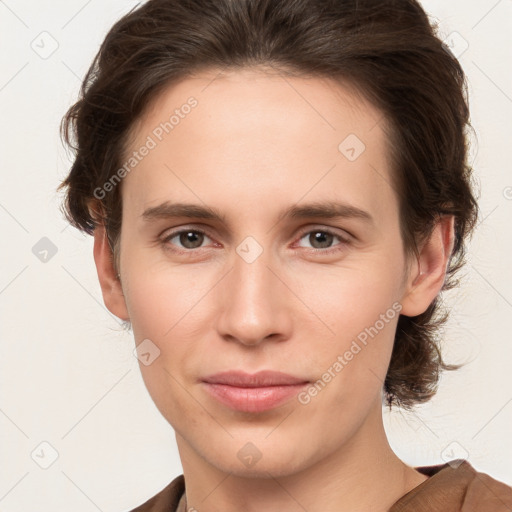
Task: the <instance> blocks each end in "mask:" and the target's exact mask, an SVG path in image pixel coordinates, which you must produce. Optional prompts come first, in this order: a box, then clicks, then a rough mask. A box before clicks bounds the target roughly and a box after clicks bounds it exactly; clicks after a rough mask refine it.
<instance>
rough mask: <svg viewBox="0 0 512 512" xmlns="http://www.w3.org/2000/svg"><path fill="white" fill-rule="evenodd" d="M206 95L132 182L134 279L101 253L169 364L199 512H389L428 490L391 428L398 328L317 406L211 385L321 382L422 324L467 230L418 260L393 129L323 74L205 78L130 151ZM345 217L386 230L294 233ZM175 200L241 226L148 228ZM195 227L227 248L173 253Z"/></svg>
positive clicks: (161, 366)
mask: <svg viewBox="0 0 512 512" xmlns="http://www.w3.org/2000/svg"><path fill="white" fill-rule="evenodd" d="M190 96H194V97H195V98H196V99H197V101H198V105H197V107H196V108H194V109H193V110H192V111H191V112H190V113H189V114H188V115H187V116H185V117H184V118H183V119H181V120H180V123H179V125H178V126H176V127H175V128H174V129H173V131H172V132H170V133H169V134H167V135H166V136H165V137H164V138H163V139H162V141H160V142H158V144H157V146H156V147H155V148H154V149H152V150H151V151H150V152H149V154H148V155H147V156H146V157H144V159H142V161H141V162H140V163H138V165H137V167H136V168H135V169H133V170H132V171H131V172H130V173H129V174H128V175H127V176H126V177H125V178H124V179H123V182H122V184H121V185H122V201H123V222H122V230H121V241H120V260H119V261H120V279H118V278H117V275H116V271H115V269H114V267H113V264H112V260H111V252H110V248H109V245H108V243H107V241H106V238H105V231H104V229H103V227H102V226H98V228H97V229H96V231H95V246H94V256H95V261H96V266H97V270H98V276H99V280H100V283H101V287H102V291H103V297H104V301H105V304H106V306H107V307H108V309H109V310H110V311H111V312H112V313H114V314H115V315H117V316H118V317H119V318H122V319H124V320H129V321H131V324H132V328H133V333H134V337H135V341H136V343H137V344H139V343H140V342H142V340H144V339H150V340H151V341H152V343H154V344H155V345H156V346H157V347H158V348H159V350H160V356H159V357H158V358H156V359H155V360H154V361H153V362H152V363H151V364H150V365H148V366H145V365H143V364H140V369H141V372H142V375H143V378H144V382H145V384H146V386H147V389H148V391H149V393H150V395H151V397H152V399H153V400H154V402H155V404H156V406H157V407H158V409H159V410H160V411H161V413H162V415H163V416H164V417H165V418H166V419H167V421H168V422H169V423H170V424H171V425H172V427H173V428H174V429H175V432H176V440H177V444H178V448H179V453H180V457H181V461H182V465H183V471H184V475H185V481H186V486H187V488H186V498H187V506H188V507H189V508H190V507H194V508H195V509H196V510H198V511H200V512H203V511H204V512H210V511H211V512H213V511H222V512H231V511H239V510H246V511H262V510H265V511H270V512H273V511H280V512H283V511H284V512H292V511H293V512H295V511H299V510H300V511H303V510H304V509H306V510H308V512H316V511H323V512H325V511H335V510H336V511H338V510H351V511H354V512H357V511H363V510H364V511H375V512H380V511H382V512H384V511H386V510H388V508H389V507H390V506H391V505H392V504H393V503H394V502H395V501H396V500H398V499H399V498H400V497H401V496H403V495H404V494H405V493H406V492H408V491H409V490H411V489H413V488H414V487H416V486H417V485H419V484H420V483H422V482H423V481H424V480H426V478H427V477H425V476H424V475H421V474H420V473H418V472H417V471H415V470H414V468H411V467H409V466H408V465H406V464H405V463H403V462H402V461H401V460H400V459H399V458H398V457H397V456H396V455H395V454H394V452H393V451H392V449H391V448H390V446H389V443H388V441H387V438H386V434H385V431H384V427H383V423H382V386H383V382H384V378H385V375H386V372H387V368H388V365H389V361H390V357H391V351H392V346H393V339H394V334H395V330H396V323H397V321H398V315H396V316H395V317H394V319H392V320H389V321H388V322H387V323H386V324H385V326H384V328H382V329H381V330H380V331H379V332H378V335H377V336H375V337H374V338H373V339H371V340H370V341H369V342H368V344H367V345H366V346H364V348H363V349H362V350H361V351H360V352H359V353H358V354H357V355H356V356H354V358H353V359H352V360H351V361H349V362H348V363H347V364H346V365H345V366H344V367H343V369H342V371H340V372H339V373H338V374H337V375H336V377H335V378H333V379H332V380H331V381H330V382H329V383H328V384H327V385H326V386H325V388H324V389H323V390H322V391H321V392H319V393H318V395H317V396H315V397H312V398H311V401H310V402H309V403H307V404H301V403H299V401H298V400H297V399H295V398H294V399H292V400H290V401H288V402H286V403H285V404H283V405H282V406H280V407H278V408H276V409H273V410H270V411H266V412H264V413H243V412H238V411H234V410H232V409H229V408H228V407H226V406H224V405H222V404H220V403H219V402H217V401H216V400H215V399H213V398H212V397H210V395H208V394H207V393H206V391H205V389H204V385H203V384H202V383H201V382H200V379H201V378H204V377H206V376H207V375H211V374H213V373H216V372H219V371H224V370H229V369H241V370H244V371H246V372H248V373H255V372H257V371H259V370H262V369H273V370H280V371H283V372H286V373H289V374H292V375H294V376H299V377H302V378H304V379H307V380H310V381H312V382H315V381H317V380H318V379H320V378H321V376H322V375H323V374H324V373H325V372H326V371H327V369H328V368H329V367H332V365H333V363H334V362H335V361H336V360H337V357H338V355H340V354H344V353H345V351H346V350H348V349H349V348H350V345H351V343H352V341H353V340H354V339H355V338H356V336H357V335H358V334H359V333H361V332H362V331H363V330H364V329H365V327H369V326H372V325H374V324H375V322H376V321H377V320H378V319H379V318H380V315H381V314H384V313H386V311H389V310H390V308H391V307H392V304H393V303H396V302H398V303H399V304H400V305H401V308H402V309H401V314H405V315H409V316H414V315H417V314H420V313H422V312H423V311H425V310H426V308H427V307H428V305H429V304H430V303H431V302H432V300H433V299H434V298H435V297H436V295H437V294H438V293H439V291H440V289H441V287H442V285H443V281H444V278H445V272H446V266H447V263H448V257H449V254H450V252H451V248H452V244H453V218H451V217H445V218H443V219H442V220H441V221H440V222H439V223H438V224H437V225H436V227H435V229H434V231H433V233H432V236H431V237H430V239H429V240H428V241H427V242H426V243H425V244H424V245H423V246H422V247H420V257H419V259H416V258H408V257H406V255H405V252H404V247H403V244H402V240H401V237H400V231H399V216H398V214H399V212H398V198H397V194H396V192H395V191H394V189H393V188H392V187H391V186H390V183H391V170H390V167H389V162H388V160H389V159H388V153H387V139H386V134H385V131H384V128H383V126H384V121H383V118H382V115H381V113H380V112H379V111H378V110H377V109H376V108H374V107H373V106H372V105H370V104H369V103H367V102H365V101H364V100H363V99H362V98H361V97H359V96H358V95H357V93H356V92H355V91H354V90H353V89H351V88H350V87H349V86H348V85H347V84H343V85H341V84H339V83H335V82H333V81H330V80H326V79H321V78H319V77H315V78H299V77H293V78H292V77H289V76H286V77H285V76H283V75H279V74H277V73H275V72H274V73H271V72H269V70H265V69H263V68H252V69H247V68H245V69H242V70H236V71H230V72H225V73H223V74H219V72H218V70H211V71H204V72H202V73H201V74H197V75H196V76H194V77H193V78H187V79H186V80H183V81H181V82H179V83H178V84H175V85H173V86H172V87H169V88H167V89H166V90H165V91H164V92H163V93H162V94H161V95H160V96H158V97H157V98H155V100H154V101H153V102H152V104H151V105H150V108H148V109H147V110H146V112H145V113H144V115H143V116H142V117H141V118H140V119H139V121H138V122H137V123H136V125H134V129H133V136H132V137H131V139H130V144H129V147H128V153H131V152H132V151H134V150H136V149H137V148H140V147H141V145H143V144H144V142H145V141H146V140H147V136H148V135H150V134H151V133H152V130H153V129H154V128H155V127H156V126H158V125H159V123H161V122H162V121H164V120H165V119H168V117H169V115H170V114H169V113H172V112H173V111H174V109H176V108H179V107H180V105H183V104H184V103H185V102H186V101H187V98H189V97H190ZM349 134H356V135H357V137H358V138H359V139H360V140H361V141H363V142H364V144H365V146H366V149H365V151H364V152H363V153H362V154H361V155H360V156H359V157H358V158H357V159H356V160H355V161H349V160H348V159H347V158H346V157H345V156H344V155H343V154H342V153H341V152H340V151H339V150H338V145H339V144H340V142H342V141H343V140H344V139H345V138H346V137H347V135H349ZM334 200H336V201H343V202H346V203H350V204H351V205H354V206H357V207H358V208H360V209H363V210H365V211H367V212H368V213H370V215H371V217H372V218H373V222H365V221H364V220H362V219H360V218H334V219H333V218H306V219H285V220H281V221H279V218H278V216H279V214H280V213H281V212H282V211H283V210H284V209H286V208H288V207H290V206H294V205H297V204H299V205H302V204H303V203H306V202H312V201H319V202H325V201H334ZM164 201H172V202H186V203H194V204H198V205H202V206H204V205H208V206H211V207H214V208H216V209H218V210H219V211H220V212H222V213H223V214H224V215H225V222H222V221H217V220H211V219H196V218H186V217H179V218H159V219H156V220H155V219H153V220H152V221H151V222H149V221H145V220H144V218H143V217H142V214H143V212H144V211H145V210H147V209H148V208H152V207H155V206H157V205H159V204H161V203H162V202H164ZM184 228H185V229H190V230H192V229H202V230H205V231H206V232H207V234H206V236H204V237H202V236H201V235H200V234H197V237H198V239H197V243H196V245H194V244H193V240H192V242H188V245H187V239H186V238H185V240H183V237H182V238H181V239H180V237H179V236H174V238H171V239H167V241H164V238H165V237H168V235H169V234H170V233H171V231H173V230H174V231H176V230H177V229H184ZM325 229H330V230H331V231H333V232H334V234H335V236H333V237H330V238H329V236H328V235H325V236H327V238H326V239H324V245H323V246H322V245H320V244H319V242H318V241H315V238H314V234H315V233H316V232H317V231H321V232H322V233H324V231H323V230H325ZM311 232H313V233H311ZM337 235H339V236H341V237H345V238H346V239H347V240H348V242H343V239H339V238H338V237H337ZM247 236H251V237H253V238H254V239H255V240H256V241H257V242H258V244H259V245H260V246H261V247H262V248H263V252H262V253H261V255H260V256H259V257H258V258H256V259H255V261H253V262H251V263H248V262H247V261H245V260H244V259H243V258H242V257H240V256H239V254H238V253H237V251H236V249H237V247H238V246H239V245H240V244H241V242H242V241H243V240H244V239H245V238H246V237H247ZM195 247H199V248H195ZM173 249H174V251H173ZM180 249H181V250H182V251H183V252H186V251H188V252H187V254H181V253H179V252H177V251H179V250H180ZM322 251H324V252H322ZM328 251H330V252H328ZM248 442H250V443H252V444H253V445H254V447H256V448H251V449H252V450H256V451H257V452H258V453H259V454H260V455H261V458H260V459H259V460H258V462H257V463H256V464H254V465H252V466H251V467H248V466H246V465H244V464H243V463H242V462H241V460H240V459H239V458H238V457H237V453H238V452H239V450H240V449H242V447H244V446H245V445H246V444H247V443H248ZM246 449H247V448H246ZM319 489H320V490H321V492H319Z"/></svg>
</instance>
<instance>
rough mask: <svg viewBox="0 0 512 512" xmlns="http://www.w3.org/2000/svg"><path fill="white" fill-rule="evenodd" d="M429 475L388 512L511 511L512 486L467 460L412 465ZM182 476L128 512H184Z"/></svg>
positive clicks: (183, 483)
mask: <svg viewBox="0 0 512 512" xmlns="http://www.w3.org/2000/svg"><path fill="white" fill-rule="evenodd" d="M415 469H416V470H417V471H419V472H420V473H423V474H424V475H428V476H429V478H428V479H427V480H425V481H424V482H422V483H421V484H420V485H418V486H417V487H415V488H414V489H413V490H412V491H409V492H408V493H407V494H405V495H404V496H402V497H401V498H400V499H399V500H398V501H397V502H396V503H395V504H394V505H393V506H392V507H391V508H390V509H389V511H388V512H512V487H509V486H508V485H505V484H504V483H502V482H499V481H498V480H495V479H494V478H491V477H490V476H489V475H487V474H485V473H480V472H478V471H476V470H475V469H474V468H473V466H471V464H470V463H469V462H467V461H463V462H460V461H451V462H449V463H446V464H440V465H438V466H423V467H418V468H415ZM186 506H187V505H186V496H185V479H184V476H183V475H180V476H178V477H176V478H175V479H174V480H173V481H172V482H171V483H170V484H169V485H168V486H167V487H165V488H164V489H162V490H161V491H160V492H159V493H158V494H156V495H155V496H153V497H152V498H151V499H149V500H148V501H146V502H145V503H144V504H142V505H140V506H139V507H137V508H135V509H133V510H132V511H131V512H187V509H186Z"/></svg>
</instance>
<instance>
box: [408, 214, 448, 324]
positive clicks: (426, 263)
mask: <svg viewBox="0 0 512 512" xmlns="http://www.w3.org/2000/svg"><path fill="white" fill-rule="evenodd" d="M453 243H454V217H453V215H446V216H443V217H441V218H440V220H439V221H438V222H437V223H436V225H435V227H434V229H433V230H432V233H431V235H430V237H429V239H428V240H427V241H426V242H425V243H424V244H423V246H422V248H421V250H420V254H419V258H418V260H417V264H416V265H414V266H413V267H414V268H413V269H411V274H410V276H409V279H408V284H407V286H406V289H405V291H404V296H403V299H402V301H401V304H402V311H401V314H403V315H405V316H417V315H420V314H421V313H424V312H425V311H426V309H427V308H428V307H429V305H430V304H431V303H432V301H433V300H434V299H435V298H436V296H437V295H438V294H439V292H440V291H441V289H442V287H443V284H444V282H445V278H446V270H447V267H448V263H449V261H450V256H451V253H452V250H453Z"/></svg>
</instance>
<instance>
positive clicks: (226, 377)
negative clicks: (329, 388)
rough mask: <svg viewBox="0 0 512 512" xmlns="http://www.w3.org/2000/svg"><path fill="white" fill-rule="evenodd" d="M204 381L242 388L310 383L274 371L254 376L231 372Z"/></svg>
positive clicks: (236, 371) (212, 376)
mask: <svg viewBox="0 0 512 512" xmlns="http://www.w3.org/2000/svg"><path fill="white" fill-rule="evenodd" d="M202 380H203V382H208V383H210V384H225V385H228V386H236V387H241V388H258V387H267V386H292V385H294V384H305V383H306V382H309V381H308V380H307V379H302V378H300V377H294V376H292V375H288V374H286V373H282V372H275V371H272V370H262V371H260V372H257V373H254V374H249V373H245V372H243V371H238V370H231V371H227V372H220V373H216V374H214V375H210V376H208V377H206V378H204V379H202Z"/></svg>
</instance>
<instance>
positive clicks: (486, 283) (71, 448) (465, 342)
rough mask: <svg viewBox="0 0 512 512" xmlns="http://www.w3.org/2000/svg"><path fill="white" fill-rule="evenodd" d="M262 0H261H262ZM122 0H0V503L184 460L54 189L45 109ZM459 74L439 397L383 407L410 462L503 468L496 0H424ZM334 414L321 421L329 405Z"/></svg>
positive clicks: (75, 493) (83, 64) (509, 280)
mask: <svg viewBox="0 0 512 512" xmlns="http://www.w3.org/2000/svg"><path fill="white" fill-rule="evenodd" d="M276 1H277V0H276ZM136 4H137V2H135V1H133V0H132V1H129V0H102V1H100V0H89V1H86V0H66V1H64V0H60V1H56V0H54V1H52V2H51V1H42V0H37V1H36V0H0V48H1V50H0V51H1V56H0V58H1V63H0V109H1V110H0V112H1V127H0V130H1V131H0V144H1V146H0V149H1V150H0V161H1V166H0V172H1V180H2V186H1V188H0V225H1V233H2V250H1V251H0V258H1V259H0V268H1V274H0V310H1V322H0V329H1V330H0V333H1V354H0V372H1V373H0V375H1V377H0V378H1V391H0V393H1V394H0V398H1V402H0V435H1V445H0V510H1V511H3V512H28V511H33V510H38V511H39V512H45V511H55V510H73V511H75V512H93V511H95V510H101V511H104V512H120V511H123V510H130V509H131V508H133V507H135V506H136V505H138V504H140V503H142V502H143V501H145V500H146V499H148V498H149V497H150V496H153V495H154V494H155V493H156V492H158V491H159V490H160V489H162V488H163V487H164V486H165V485H167V483H168V482H170V481H171V479H173V478H174V477H175V476H177V475H178V474H180V473H181V472H182V468H181V464H180V461H179V457H178V452H177V448H176V444H175V439H174V431H173V429H172V428H171V427H170V425H169V424H168V423H167V422H166V421H165V420H164V419H163V417H162V416H161V415H160V413H159V412H158V410H157V409H156V407H155V406H154V404H153V402H152V401H151V398H150V396H149V394H148V393H147V391H146V388H145V386H144V383H143V381H142V379H141V376H140V372H139V368H138V361H137V359H136V358H135V357H134V355H133V348H134V341H133V339H132V337H131V334H130V333H127V332H123V330H122V328H121V326H120V323H119V321H118V319H116V318H115V317H113V316H112V315H111V314H110V313H109V312H108V311H107V310H106V308H105V307H104V305H103V301H102V297H101V293H100V287H99V284H98V280H97V276H96V269H95V266H94V261H93V256H92V239H91V237H88V236H85V235H82V234H81V233H79V232H78V231H76V230H75V229H73V228H71V227H68V226H67V224H66V221H65V220H64V219H63V218H62V215H61V213H60V211H59V208H58V206H59V202H60V198H59V196H58V194H57V193H56V191H55V189H56V187H57V186H58V184H59V183H60V181H61V180H62V179H63V178H64V176H65V175H66V173H67V171H68V169H69V166H70V160H69V155H68V153H67V152H66V151H65V149H64V148H63V146H62V144H61V141H60V138H59V123H60V120H61V118H62V116H63V115H64V113H65V111H66V110H67V108H68V107H69V106H70V105H71V104H72V103H73V102H74V101H75V100H76V99H77V94H78V88H79V86H80V83H81V79H82V77H83V76H84V74H85V72H86V70H87V68H88V66H89V64H90V63H91V61H92V59H93V57H94V55H95V54H96V52H97V50H98V47H99V45H100V43H101V42H102V40H103V38H104V36H105V35H106V33H107V31H108V29H109V28H110V27H111V25H112V24H113V23H114V21H116V20H117V19H118V18H119V17H120V16H121V15H123V14H124V13H126V12H128V11H129V10H130V9H131V8H132V7H134V6H135V5H136ZM423 5H424V7H425V9H426V10H427V12H428V13H429V14H430V15H431V16H432V17H433V18H434V19H436V20H437V21H439V22H440V27H441V35H442V37H443V38H446V41H447V44H448V45H449V46H450V47H451V48H452V51H453V52H454V53H455V54H456V55H458V56H459V60H460V62H461V64H462V66H463V68H464V70H465V72H466V73H467V76H468V81H469V90H470V107H471V119H472V124H473V126H474V128H475V130H476V136H477V142H478V144H477V145H476V143H475V141H473V142H474V143H475V145H474V146H473V147H472V150H471V158H472V159H473V161H474V167H475V170H476V174H477V178H478V181H479V183H480V185H479V187H480V208H481V218H480V222H479V225H478V228H477V231H476V234H475V236H474V238H473V241H472V243H471V245H470V247H469V253H470V254H469V258H468V264H467V266H466V269H465V272H464V276H463V279H462V287H461V289H460V290H459V291H457V292H455V293H450V294H449V295H447V296H446V301H447V303H448V304H449V305H450V306H451V307H452V317H451V320H450V322H449V324H448V326H447V328H446V329H445V335H444V353H445V355H446V358H447V359H448V361H449V362H455V361H467V362H468V364H467V366H466V367H465V368H463V369H462V370H459V371H458V372H451V373H449V374H445V375H444V376H443V378H442V380H441V384H440V389H439V392H438V394H437V396H436V397H435V398H434V399H433V400H432V401H431V402H430V403H429V404H427V405H425V406H422V407H420V408H418V409H417V410H416V411H415V412H414V413H408V414H406V413H404V412H401V411H393V412H392V413H387V412H386V413H385V421H386V430H387V432H388V434H389V438H390V442H391V444H392V446H393V448H394V449H395V451H396V452H397V454H398V455H399V456H400V457H401V458H402V459H403V460H404V461H405V462H407V463H408V464H411V465H427V464H440V463H443V462H444V461H447V460H451V459H453V458H455V457H463V458H467V459H468V460H469V461H470V463H472V464H473V466H475V467H476V468H477V469H478V470H480V471H484V472H487V473H489V474H491V475H492V476H493V477H494V478H497V479H500V480H502V481H505V482H506V483H508V484H509V485H511V484H512V436H511V435H510V434H511V432H512V429H511V426H512V377H511V374H512V368H511V363H512V339H511V335H510V321H511V319H512V266H511V256H510V255H511V253H512V230H511V226H510V221H511V220H512V172H511V170H512V166H511V163H510V162H511V159H510V150H511V141H512V138H511V137H512V126H511V121H510V119H511V116H512V73H511V64H510V63H511V62H512V1H511V0H500V1H497V0H478V1H468V0H451V1H450V2H446V1H445V0H429V1H427V0H425V1H424V2H423ZM332 421H336V418H333V419H332Z"/></svg>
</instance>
